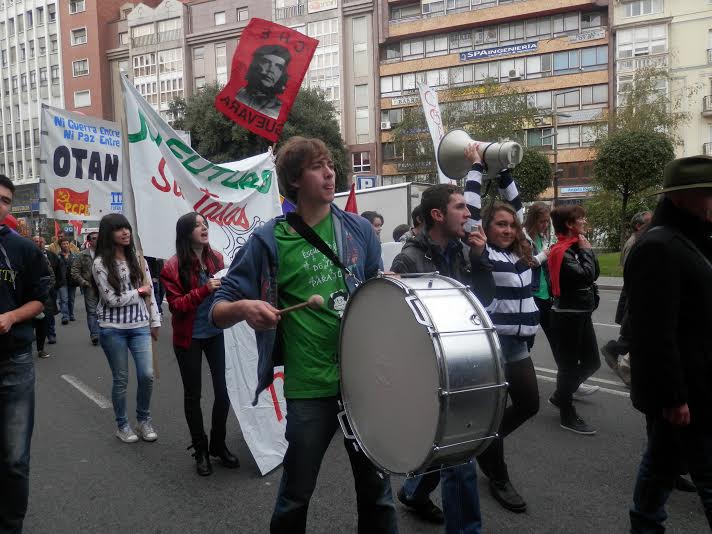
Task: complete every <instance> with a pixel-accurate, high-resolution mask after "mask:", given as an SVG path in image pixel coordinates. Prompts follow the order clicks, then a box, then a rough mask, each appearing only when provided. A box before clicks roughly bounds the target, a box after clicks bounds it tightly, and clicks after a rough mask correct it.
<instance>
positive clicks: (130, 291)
mask: <svg viewBox="0 0 712 534" xmlns="http://www.w3.org/2000/svg"><path fill="white" fill-rule="evenodd" d="M114 261H115V262H116V268H117V270H118V273H119V281H120V284H121V293H120V294H118V295H117V294H116V291H115V290H114V288H113V287H112V286H111V284H109V280H108V272H107V271H106V268H105V267H104V262H103V261H102V260H101V258H100V257H98V256H97V257H96V258H95V259H94V265H93V266H92V275H93V276H94V281H95V282H96V285H97V287H98V289H99V302H98V303H97V306H96V315H97V319H98V320H99V326H101V327H103V328H121V329H129V328H140V327H142V326H149V325H150V326H151V327H154V326H161V316H160V313H159V312H158V306H157V305H156V299H155V298H153V296H151V299H150V300H151V313H150V314H149V311H148V309H147V308H146V301H145V300H144V298H143V297H141V296H140V295H139V294H138V287H135V286H134V285H133V284H132V283H131V276H130V271H129V265H128V263H127V262H126V261H124V260H114ZM144 270H145V273H146V279H147V280H150V279H151V274H150V272H149V270H148V266H147V265H146V263H145V262H144Z"/></svg>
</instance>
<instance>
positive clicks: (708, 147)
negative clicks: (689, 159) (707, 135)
mask: <svg viewBox="0 0 712 534" xmlns="http://www.w3.org/2000/svg"><path fill="white" fill-rule="evenodd" d="M702 154H703V155H705V156H712V143H705V144H703V145H702Z"/></svg>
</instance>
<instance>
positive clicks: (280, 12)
mask: <svg viewBox="0 0 712 534" xmlns="http://www.w3.org/2000/svg"><path fill="white" fill-rule="evenodd" d="M305 10H306V4H302V3H301V2H300V3H299V4H296V5H293V6H286V7H278V8H276V9H275V10H274V19H275V20H281V19H289V18H292V17H301V16H302V15H304V11H305Z"/></svg>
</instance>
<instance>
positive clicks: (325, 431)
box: [270, 397, 398, 534]
mask: <svg viewBox="0 0 712 534" xmlns="http://www.w3.org/2000/svg"><path fill="white" fill-rule="evenodd" d="M338 412H339V405H338V401H337V399H336V397H326V398H320V399H287V430H286V438H287V442H288V446H287V452H286V454H285V455H284V462H283V469H284V470H283V472H282V481H281V482H280V485H279V493H278V496H277V502H276V503H275V507H274V512H273V514H272V521H271V523H270V532H271V533H272V534H283V533H289V534H292V533H303V532H305V531H306V524H307V511H308V508H309V500H310V499H311V496H312V493H313V492H314V487H315V486H316V479H317V476H318V475H319V468H320V467H321V461H322V459H323V457H324V453H325V452H326V449H327V448H328V446H329V443H331V438H332V437H333V436H334V433H335V432H336V429H337V427H338V421H337V419H336V416H337V414H338ZM344 445H345V446H346V452H347V453H348V455H349V460H350V462H351V470H352V472H353V475H354V483H355V486H356V501H357V508H358V532H359V534H386V533H388V534H393V533H397V532H398V526H397V524H396V510H395V506H394V504H393V494H392V492H391V481H390V478H389V477H388V476H384V477H383V478H381V476H380V475H379V473H378V471H377V470H376V468H375V467H374V465H373V464H372V463H371V462H370V460H369V459H368V458H367V457H366V456H365V455H364V454H363V453H362V452H361V451H357V450H356V449H355V448H354V445H355V443H354V442H353V441H350V440H347V439H344Z"/></svg>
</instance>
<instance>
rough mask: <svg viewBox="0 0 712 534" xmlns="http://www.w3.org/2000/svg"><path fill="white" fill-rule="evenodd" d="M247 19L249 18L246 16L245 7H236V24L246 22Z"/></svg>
mask: <svg viewBox="0 0 712 534" xmlns="http://www.w3.org/2000/svg"><path fill="white" fill-rule="evenodd" d="M249 18H250V15H249V14H248V12H247V8H246V7H238V8H237V21H238V22H240V21H243V20H247V19H249Z"/></svg>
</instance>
